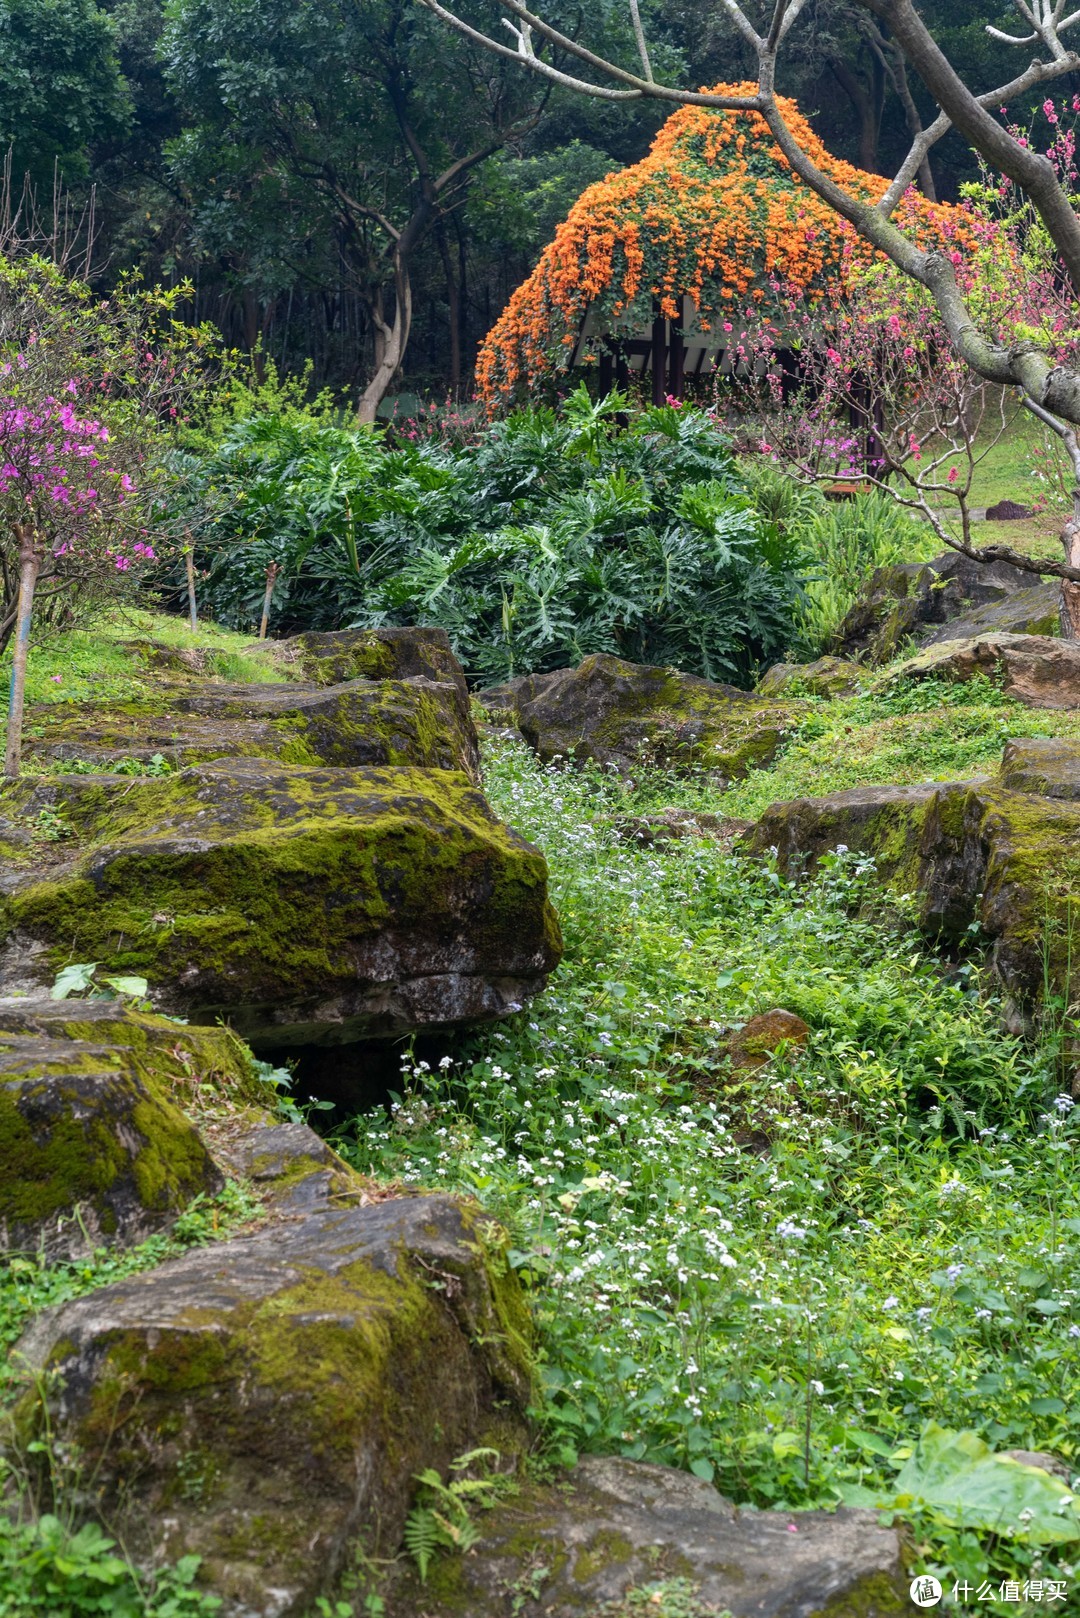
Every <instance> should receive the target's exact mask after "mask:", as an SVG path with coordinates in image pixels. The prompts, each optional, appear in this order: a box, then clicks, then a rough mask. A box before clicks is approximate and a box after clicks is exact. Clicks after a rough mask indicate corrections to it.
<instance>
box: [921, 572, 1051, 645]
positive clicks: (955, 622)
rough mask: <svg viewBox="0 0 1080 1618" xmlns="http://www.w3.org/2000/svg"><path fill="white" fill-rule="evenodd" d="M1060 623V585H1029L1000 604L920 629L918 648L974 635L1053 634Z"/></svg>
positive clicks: (992, 604)
mask: <svg viewBox="0 0 1080 1618" xmlns="http://www.w3.org/2000/svg"><path fill="white" fill-rule="evenodd" d="M1060 623H1061V586H1060V585H1058V584H1053V583H1048V584H1042V583H1039V584H1032V585H1030V586H1029V587H1028V588H1027V589H1024V590H1017V591H1015V592H1013V593H1011V594H1008V595H1006V596H1004V597H1003V598H1002V600H1000V601H990V602H987V603H986V604H985V605H984V606H981V607H973V608H972V609H971V611H970V612H965V613H963V614H962V615H961V616H960V617H959V618H952V619H950V620H949V621H948V622H947V623H944V624H939V625H936V626H934V627H933V628H930V629H928V630H924V631H923V632H922V633H921V634H920V635H919V637H918V639H919V644H920V645H921V646H934V645H936V644H937V643H938V642H939V641H943V640H970V639H973V638H974V637H975V636H978V635H1001V634H1006V635H1056V634H1057V633H1058V629H1059V627H1060Z"/></svg>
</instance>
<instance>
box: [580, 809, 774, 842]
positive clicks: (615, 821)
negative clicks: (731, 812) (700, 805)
mask: <svg viewBox="0 0 1080 1618" xmlns="http://www.w3.org/2000/svg"><path fill="white" fill-rule="evenodd" d="M606 824H608V825H610V826H611V827H612V828H613V829H614V831H615V833H616V836H617V837H618V838H619V840H620V841H621V842H624V843H637V844H640V845H641V846H642V847H652V846H653V845H654V844H657V843H681V842H685V841H686V840H687V839H690V840H692V841H701V840H703V839H705V840H708V841H710V842H730V841H731V840H732V839H733V838H735V837H737V836H739V835H741V833H742V832H744V831H746V830H748V829H749V827H750V826H751V825H752V822H751V821H749V820H734V819H730V818H728V817H727V816H725V815H712V814H709V813H708V812H707V811H702V810H693V811H691V810H689V809H658V810H657V811H656V813H655V814H650V815H615V816H613V817H612V818H611V819H610V820H609V821H607V822H606Z"/></svg>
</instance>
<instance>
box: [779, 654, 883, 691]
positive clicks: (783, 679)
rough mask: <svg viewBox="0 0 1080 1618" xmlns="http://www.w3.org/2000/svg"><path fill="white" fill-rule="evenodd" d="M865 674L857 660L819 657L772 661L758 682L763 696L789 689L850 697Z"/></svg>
mask: <svg viewBox="0 0 1080 1618" xmlns="http://www.w3.org/2000/svg"><path fill="white" fill-rule="evenodd" d="M864 678H865V672H864V670H863V669H862V668H861V667H860V666H859V664H858V663H849V662H846V661H845V660H844V659H843V658H841V657H819V658H817V659H816V660H815V661H814V662H813V663H774V664H773V666H772V668H771V669H769V670H767V672H766V673H765V674H763V675H762V677H761V679H760V680H759V681H758V683H757V690H758V693H759V694H760V695H761V696H763V697H779V696H783V695H785V694H786V693H788V692H791V694H792V695H793V696H794V695H798V696H800V697H850V696H852V695H854V693H855V692H856V691H857V690H858V689H859V684H860V681H862V680H863V679H864Z"/></svg>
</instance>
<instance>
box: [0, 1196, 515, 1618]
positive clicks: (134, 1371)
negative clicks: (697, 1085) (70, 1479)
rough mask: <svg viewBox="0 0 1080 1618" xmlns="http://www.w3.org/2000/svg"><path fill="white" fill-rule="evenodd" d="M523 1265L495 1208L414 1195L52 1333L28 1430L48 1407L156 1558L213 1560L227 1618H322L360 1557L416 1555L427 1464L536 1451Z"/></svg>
mask: <svg viewBox="0 0 1080 1618" xmlns="http://www.w3.org/2000/svg"><path fill="white" fill-rule="evenodd" d="M504 1247H505V1239H504V1237H503V1236H502V1234H501V1232H499V1231H498V1229H497V1227H495V1226H494V1225H493V1224H492V1223H491V1222H490V1221H488V1220H487V1219H485V1218H484V1216H483V1215H482V1214H481V1213H480V1211H479V1210H478V1209H476V1208H474V1207H472V1206H470V1205H464V1204H461V1203H459V1202H455V1201H454V1200H452V1199H451V1198H449V1197H445V1196H430V1197H425V1196H417V1197H404V1198H398V1199H396V1200H393V1201H385V1202H382V1203H380V1204H377V1205H375V1206H371V1207H360V1208H358V1207H342V1206H332V1205H331V1206H327V1207H325V1208H323V1209H322V1210H321V1211H318V1212H315V1213H312V1214H309V1215H308V1216H307V1217H304V1218H301V1219H285V1220H283V1221H281V1222H272V1223H270V1224H269V1225H267V1226H266V1227H265V1228H263V1229H262V1230H260V1231H257V1232H255V1233H254V1234H251V1235H249V1236H246V1237H243V1238H237V1239H233V1240H231V1241H227V1242H223V1243H219V1244H217V1245H215V1246H212V1247H208V1248H204V1249H200V1250H197V1251H193V1252H191V1253H189V1254H186V1255H184V1256H182V1257H180V1258H177V1259H173V1260H171V1261H169V1262H168V1263H166V1264H163V1265H161V1266H160V1267H159V1268H158V1269H156V1270H152V1271H148V1272H146V1273H144V1274H141V1275H137V1276H132V1277H131V1278H129V1279H127V1280H124V1281H121V1282H118V1283H115V1284H114V1285H112V1286H108V1287H104V1288H102V1289H100V1290H98V1291H97V1292H94V1293H92V1294H90V1295H89V1296H87V1297H84V1298H81V1299H79V1300H77V1301H76V1302H73V1303H69V1304H65V1305H63V1306H61V1307H60V1308H57V1309H52V1310H50V1311H48V1312H47V1313H46V1314H44V1315H43V1316H41V1317H39V1318H38V1320H37V1321H36V1322H35V1323H34V1325H33V1326H32V1327H31V1329H30V1331H29V1332H28V1333H27V1334H26V1336H25V1337H24V1338H23V1340H22V1341H21V1343H20V1344H19V1345H18V1348H17V1353H18V1354H19V1355H20V1356H21V1357H22V1360H23V1361H24V1362H25V1364H26V1365H27V1367H28V1372H29V1373H30V1374H32V1375H33V1377H34V1380H33V1383H32V1385H30V1384H28V1388H27V1392H26V1394H25V1396H24V1398H23V1401H22V1404H21V1406H20V1407H19V1409H18V1411H17V1422H18V1426H19V1429H20V1431H21V1432H22V1433H23V1434H24V1436H26V1435H28V1434H30V1433H32V1432H33V1431H35V1430H36V1428H37V1427H38V1426H40V1425H42V1424H43V1423H44V1420H45V1410H46V1404H47V1408H48V1421H49V1430H50V1432H51V1434H52V1438H53V1442H54V1443H60V1444H63V1445H64V1446H70V1449H66V1453H71V1454H74V1455H77V1456H78V1458H79V1462H80V1464H81V1465H82V1467H83V1469H84V1475H85V1476H92V1477H93V1478H94V1481H95V1494H96V1497H97V1498H98V1500H99V1503H100V1509H101V1510H102V1512H103V1515H104V1516H105V1518H106V1520H107V1521H108V1522H109V1524H110V1527H111V1528H112V1529H113V1530H114V1531H115V1530H117V1529H119V1530H120V1531H122V1532H123V1534H124V1540H125V1544H126V1545H128V1546H129V1547H130V1549H131V1550H132V1551H133V1552H135V1553H136V1554H137V1555H139V1556H141V1557H142V1558H157V1557H169V1558H175V1557H177V1556H180V1555H183V1554H198V1555H200V1556H201V1557H202V1558H203V1559H204V1560H203V1566H202V1573H201V1576H202V1577H203V1578H204V1579H205V1581H206V1582H207V1583H208V1584H209V1585H210V1586H211V1587H212V1588H213V1589H214V1590H216V1591H217V1592H218V1594H219V1595H221V1596H222V1597H223V1598H224V1607H223V1615H224V1618H232V1615H235V1618H239V1615H241V1614H243V1615H245V1618H253V1615H255V1614H260V1615H266V1618H271V1615H272V1618H285V1615H286V1614H288V1615H300V1614H303V1613H306V1612H307V1611H308V1610H309V1608H310V1606H311V1604H312V1602H313V1601H314V1599H315V1597H316V1596H317V1595H318V1594H319V1593H320V1591H321V1590H323V1589H324V1588H325V1586H326V1585H327V1584H328V1582H329V1581H330V1580H331V1579H332V1578H333V1576H334V1574H335V1572H336V1571H337V1569H338V1568H339V1567H340V1565H341V1563H342V1561H343V1559H344V1558H345V1556H346V1553H347V1552H348V1551H349V1549H350V1547H351V1546H352V1545H354V1544H359V1545H360V1546H361V1547H362V1548H363V1549H364V1550H365V1551H367V1552H368V1553H369V1554H372V1555H375V1556H380V1555H381V1556H387V1555H391V1556H392V1555H393V1554H394V1552H395V1551H396V1550H397V1549H398V1545H399V1542H400V1538H401V1533H402V1528H403V1525H404V1521H405V1516H406V1513H407V1511H408V1509H409V1504H410V1500H411V1497H412V1493H413V1489H414V1477H415V1474H416V1473H417V1472H418V1471H420V1469H421V1468H422V1467H425V1466H435V1467H440V1468H446V1467H447V1466H448V1464H449V1462H450V1461H451V1460H452V1459H453V1458H454V1457H455V1456H456V1455H459V1454H461V1453H462V1451H464V1450H467V1449H470V1448H472V1447H474V1446H475V1445H477V1444H482V1443H484V1442H485V1441H486V1439H487V1438H488V1437H490V1436H491V1434H492V1432H493V1431H495V1430H498V1431H499V1433H500V1443H501V1448H502V1450H503V1453H504V1456H505V1458H506V1459H505V1462H504V1464H513V1461H514V1458H515V1457H514V1451H515V1449H520V1448H521V1447H522V1446H523V1444H524V1441H525V1437H526V1434H525V1428H524V1423H523V1414H524V1410H525V1408H526V1405H527V1403H528V1400H529V1398H530V1395H531V1391H532V1364H531V1348H530V1327H529V1319H528V1315H527V1312H526V1310H525V1307H524V1304H523V1302H522V1298H521V1295H520V1292H519V1290H518V1287H517V1283H516V1280H515V1279H514V1276H513V1273H512V1272H511V1271H510V1270H509V1268H508V1267H507V1264H506V1260H505V1256H504ZM435 1370H437V1374H433V1371H435ZM43 1373H44V1374H43ZM43 1401H45V1403H43Z"/></svg>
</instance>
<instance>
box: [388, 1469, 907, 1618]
mask: <svg viewBox="0 0 1080 1618" xmlns="http://www.w3.org/2000/svg"><path fill="white" fill-rule="evenodd" d="M479 1526H480V1528H481V1534H482V1537H481V1541H480V1544H479V1545H478V1546H476V1547H475V1549H473V1550H472V1551H470V1552H469V1553H468V1554H467V1555H466V1556H464V1557H462V1558H460V1559H458V1560H457V1561H456V1562H454V1563H450V1564H444V1565H443V1567H441V1568H440V1569H439V1571H438V1574H437V1575H435V1576H433V1577H432V1579H431V1581H430V1587H429V1588H428V1589H425V1590H423V1591H419V1590H417V1589H416V1588H415V1586H414V1587H413V1588H412V1589H411V1590H410V1589H401V1590H399V1591H398V1592H397V1594H396V1596H393V1597H391V1599H390V1608H389V1618H419V1614H421V1613H423V1614H424V1615H425V1618H450V1615H451V1614H453V1615H455V1618H456V1615H458V1614H460V1613H468V1614H469V1618H511V1615H515V1618H602V1615H603V1614H605V1613H607V1612H609V1611H611V1610H612V1608H611V1607H609V1605H608V1604H609V1603H615V1602H617V1601H618V1599H619V1598H620V1597H621V1596H623V1595H624V1594H625V1593H626V1592H627V1591H628V1590H630V1589H632V1588H635V1587H637V1588H641V1587H648V1586H650V1585H655V1584H657V1583H660V1582H661V1581H662V1580H664V1579H665V1578H668V1579H671V1578H674V1577H678V1578H681V1579H683V1580H685V1581H687V1582H688V1583H689V1584H690V1585H691V1587H693V1588H695V1589H696V1591H697V1599H698V1601H699V1602H700V1603H701V1604H702V1605H703V1606H708V1608H709V1610H710V1611H715V1612H716V1613H717V1614H720V1613H723V1612H729V1613H731V1614H732V1615H733V1618H812V1615H814V1618H816V1615H820V1614H823V1613H825V1612H837V1613H841V1612H842V1613H851V1614H858V1618H887V1615H888V1618H893V1615H899V1614H901V1613H906V1612H909V1611H910V1610H911V1607H910V1602H909V1601H908V1599H907V1581H906V1580H905V1579H904V1577H903V1567H902V1564H901V1557H900V1542H899V1536H898V1535H897V1534H896V1533H895V1532H894V1531H893V1530H892V1529H890V1528H882V1527H880V1526H879V1524H878V1520H877V1516H876V1514H875V1513H874V1512H871V1511H853V1510H840V1511H836V1512H824V1511H806V1512H786V1511H783V1512H782V1511H754V1510H752V1509H742V1510H739V1509H737V1508H736V1507H734V1506H733V1505H731V1503H730V1502H729V1501H727V1500H725V1499H723V1497H722V1496H721V1495H719V1494H717V1492H716V1490H715V1489H714V1488H712V1486H711V1485H710V1484H707V1483H703V1482H701V1480H700V1479H698V1478H694V1477H691V1476H689V1474H687V1473H685V1472H676V1471H673V1470H672V1469H670V1468H669V1467H666V1466H650V1465H647V1464H645V1463H642V1462H640V1461H624V1460H619V1459H590V1460H585V1461H582V1462H581V1463H580V1465H579V1466H578V1467H577V1468H576V1469H575V1471H574V1472H573V1473H572V1474H571V1475H570V1477H569V1478H568V1479H567V1480H566V1481H565V1483H564V1484H563V1485H562V1486H561V1487H555V1488H550V1487H549V1488H542V1487H538V1486H535V1485H533V1486H527V1487H526V1488H525V1490H524V1492H523V1493H522V1495H521V1496H520V1497H519V1498H517V1499H515V1500H513V1501H511V1502H510V1503H509V1505H506V1506H503V1507H500V1508H499V1509H498V1510H497V1511H496V1512H495V1513H494V1521H492V1520H490V1519H484V1520H481V1522H480V1523H479ZM620 1610H624V1609H620ZM636 1610H637V1608H635V1611H636ZM649 1610H650V1608H649V1605H648V1604H647V1600H646V1599H643V1600H642V1605H641V1611H642V1612H643V1613H645V1612H648V1611H649Z"/></svg>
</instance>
